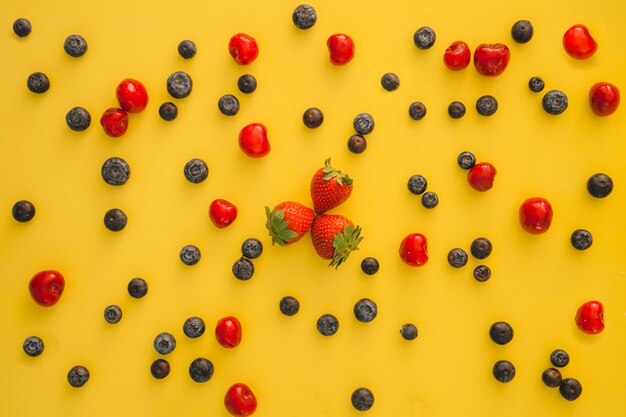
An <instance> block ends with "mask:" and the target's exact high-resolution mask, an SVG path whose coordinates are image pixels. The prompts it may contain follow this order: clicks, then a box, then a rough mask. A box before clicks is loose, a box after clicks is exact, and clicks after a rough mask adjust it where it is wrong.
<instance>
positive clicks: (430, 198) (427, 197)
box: [422, 191, 439, 209]
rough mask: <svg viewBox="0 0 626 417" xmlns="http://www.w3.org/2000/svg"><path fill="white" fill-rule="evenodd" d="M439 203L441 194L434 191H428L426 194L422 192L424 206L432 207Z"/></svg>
mask: <svg viewBox="0 0 626 417" xmlns="http://www.w3.org/2000/svg"><path fill="white" fill-rule="evenodd" d="M438 204H439V196H438V195H437V194H436V193H434V192H432V191H427V192H425V193H424V194H422V206H424V207H425V208H427V209H432V208H435V207H437V205H438Z"/></svg>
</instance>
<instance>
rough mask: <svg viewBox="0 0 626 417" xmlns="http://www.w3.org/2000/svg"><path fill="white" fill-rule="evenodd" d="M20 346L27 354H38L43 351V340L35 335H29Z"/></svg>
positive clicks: (33, 355)
mask: <svg viewBox="0 0 626 417" xmlns="http://www.w3.org/2000/svg"><path fill="white" fill-rule="evenodd" d="M22 347H23V348H24V352H25V353H26V354H27V355H28V356H31V357H35V356H39V355H41V354H42V353H43V340H41V339H40V338H39V337H37V336H29V337H27V338H26V340H24V344H23V345H22Z"/></svg>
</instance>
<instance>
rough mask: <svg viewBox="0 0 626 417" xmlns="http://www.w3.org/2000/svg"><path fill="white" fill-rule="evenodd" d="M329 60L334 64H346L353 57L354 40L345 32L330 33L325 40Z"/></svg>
mask: <svg viewBox="0 0 626 417" xmlns="http://www.w3.org/2000/svg"><path fill="white" fill-rule="evenodd" d="M326 46H327V47H328V52H329V53H330V62H331V63H333V64H334V65H346V64H347V63H348V62H350V61H352V58H354V41H353V40H352V38H351V37H350V36H348V35H346V34H345V33H336V34H334V35H331V36H330V37H329V38H328V40H327V41H326Z"/></svg>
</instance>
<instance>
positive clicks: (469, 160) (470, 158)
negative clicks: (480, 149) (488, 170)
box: [456, 151, 476, 169]
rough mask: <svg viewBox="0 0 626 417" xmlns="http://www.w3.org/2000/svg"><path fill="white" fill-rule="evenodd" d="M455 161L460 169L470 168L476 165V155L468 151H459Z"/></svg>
mask: <svg viewBox="0 0 626 417" xmlns="http://www.w3.org/2000/svg"><path fill="white" fill-rule="evenodd" d="M456 163H457V164H458V165H459V167H460V168H462V169H472V167H473V166H474V165H476V156H475V155H474V154H473V153H471V152H469V151H464V152H461V153H460V154H459V156H458V157H457V158H456Z"/></svg>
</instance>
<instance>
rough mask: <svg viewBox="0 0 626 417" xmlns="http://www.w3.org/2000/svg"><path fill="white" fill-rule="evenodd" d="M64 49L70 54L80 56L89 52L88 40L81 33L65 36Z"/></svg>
mask: <svg viewBox="0 0 626 417" xmlns="http://www.w3.org/2000/svg"><path fill="white" fill-rule="evenodd" d="M63 49H65V52H66V53H67V54H68V55H69V56H71V57H74V58H78V57H81V56H83V55H85V53H86V52H87V41H86V40H85V38H83V37H82V36H80V35H70V36H68V37H67V38H65V42H64V43H63Z"/></svg>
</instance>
